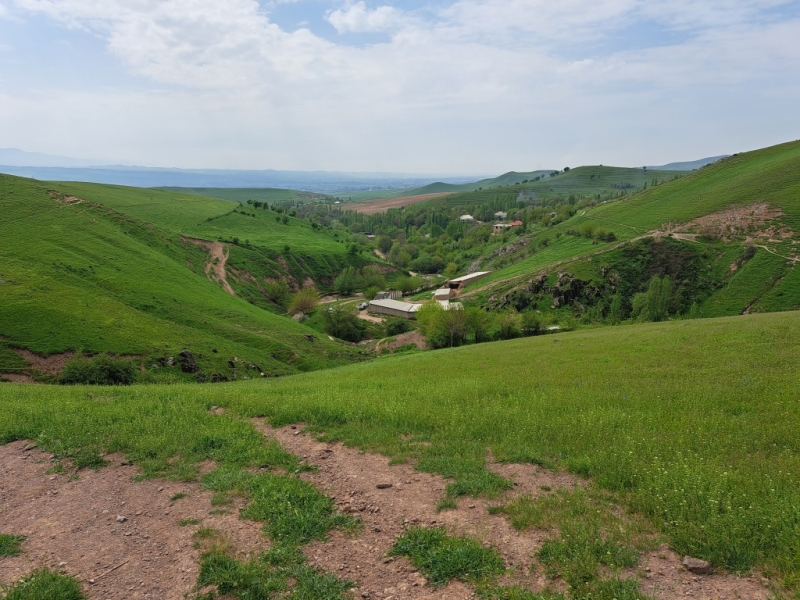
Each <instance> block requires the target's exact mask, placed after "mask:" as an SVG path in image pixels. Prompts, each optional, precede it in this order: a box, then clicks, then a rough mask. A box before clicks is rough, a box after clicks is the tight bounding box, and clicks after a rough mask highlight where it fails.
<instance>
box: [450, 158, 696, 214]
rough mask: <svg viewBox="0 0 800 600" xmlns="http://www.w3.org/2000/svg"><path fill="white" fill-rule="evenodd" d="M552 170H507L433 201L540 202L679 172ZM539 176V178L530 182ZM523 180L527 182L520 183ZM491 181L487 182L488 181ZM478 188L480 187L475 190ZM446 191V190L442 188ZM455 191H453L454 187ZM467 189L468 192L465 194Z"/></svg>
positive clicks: (623, 188)
mask: <svg viewBox="0 0 800 600" xmlns="http://www.w3.org/2000/svg"><path fill="white" fill-rule="evenodd" d="M551 172H552V171H536V172H534V173H511V174H506V175H502V176H500V177H497V178H495V179H491V180H487V183H486V185H481V184H483V183H484V182H478V183H477V184H475V187H472V188H469V189H464V190H463V192H464V193H459V194H453V195H452V196H448V197H447V198H446V199H443V200H439V201H437V202H439V203H441V204H445V205H446V206H464V207H468V206H471V205H476V204H483V203H486V202H490V201H492V200H493V199H495V198H498V197H499V195H503V194H506V195H513V197H514V198H517V197H519V196H520V194H522V199H524V200H525V201H533V202H534V203H536V202H541V201H546V200H553V199H558V198H563V199H568V198H569V197H570V196H574V197H580V196H598V195H599V196H601V197H605V196H613V195H617V194H620V193H630V192H632V191H634V190H638V189H639V188H641V187H642V186H644V184H645V183H647V184H648V185H649V184H650V183H651V182H652V180H653V178H656V179H658V180H665V181H669V180H671V179H672V178H673V177H676V176H679V175H681V174H682V173H680V172H675V171H651V170H649V169H648V170H644V169H628V168H623V167H603V166H595V167H578V168H575V169H570V170H569V171H567V172H561V173H558V174H557V175H555V176H554V177H550V173H551ZM536 176H540V177H541V179H540V180H539V181H531V180H532V179H533V178H534V177H536ZM523 180H527V183H521V182H522V181H523ZM489 182H491V183H489ZM478 187H482V188H483V189H481V190H479V191H476V190H478ZM442 191H446V190H442ZM454 191H455V190H454ZM467 192H468V193H467Z"/></svg>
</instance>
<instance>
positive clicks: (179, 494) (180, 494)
mask: <svg viewBox="0 0 800 600" xmlns="http://www.w3.org/2000/svg"><path fill="white" fill-rule="evenodd" d="M188 495H189V494H187V493H186V492H178V493H177V494H175V495H174V496H172V497H171V498H170V499H169V501H170V502H175V501H176V500H180V499H181V498H186V497H187V496H188Z"/></svg>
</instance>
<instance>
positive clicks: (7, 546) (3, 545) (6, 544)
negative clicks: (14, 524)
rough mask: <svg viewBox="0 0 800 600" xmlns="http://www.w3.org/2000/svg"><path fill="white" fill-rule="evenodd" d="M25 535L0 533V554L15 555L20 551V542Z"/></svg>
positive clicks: (23, 539)
mask: <svg viewBox="0 0 800 600" xmlns="http://www.w3.org/2000/svg"><path fill="white" fill-rule="evenodd" d="M24 541H25V537H24V536H21V535H9V534H7V533H0V556H17V555H18V554H21V553H22V548H21V546H22V542H24Z"/></svg>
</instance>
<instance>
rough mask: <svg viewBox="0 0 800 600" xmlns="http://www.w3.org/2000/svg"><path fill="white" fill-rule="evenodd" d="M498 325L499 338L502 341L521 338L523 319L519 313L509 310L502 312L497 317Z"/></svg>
mask: <svg viewBox="0 0 800 600" xmlns="http://www.w3.org/2000/svg"><path fill="white" fill-rule="evenodd" d="M495 322H496V323H497V337H499V338H500V339H501V340H510V339H512V338H515V337H518V336H519V329H520V323H521V319H520V316H519V313H517V312H515V311H513V310H509V311H506V312H501V313H499V314H498V315H497V316H496V317H495Z"/></svg>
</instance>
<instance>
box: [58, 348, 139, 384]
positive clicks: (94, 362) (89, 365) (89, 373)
mask: <svg viewBox="0 0 800 600" xmlns="http://www.w3.org/2000/svg"><path fill="white" fill-rule="evenodd" d="M135 380H136V365H135V364H134V362H133V361H132V360H126V359H122V358H113V357H111V356H108V355H107V354H101V355H99V356H96V357H94V358H73V359H70V360H69V361H67V364H66V365H65V366H64V371H63V372H62V373H61V376H60V377H59V378H58V382H59V383H60V384H62V385H131V384H132V383H133V382H134V381H135Z"/></svg>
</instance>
